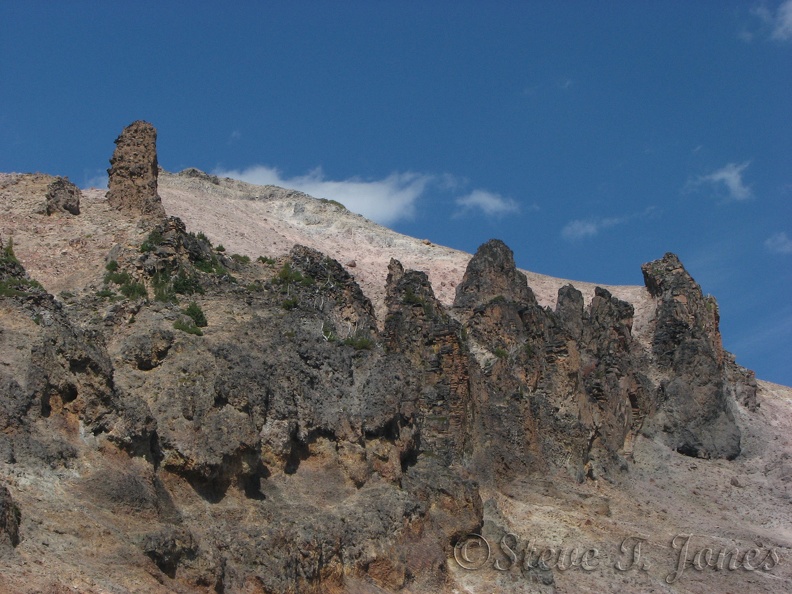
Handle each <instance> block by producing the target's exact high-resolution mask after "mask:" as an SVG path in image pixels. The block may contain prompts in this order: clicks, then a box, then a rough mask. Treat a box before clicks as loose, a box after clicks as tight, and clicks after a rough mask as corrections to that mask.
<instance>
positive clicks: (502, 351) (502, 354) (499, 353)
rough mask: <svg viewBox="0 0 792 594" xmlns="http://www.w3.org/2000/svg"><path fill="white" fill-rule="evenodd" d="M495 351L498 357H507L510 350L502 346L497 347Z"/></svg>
mask: <svg viewBox="0 0 792 594" xmlns="http://www.w3.org/2000/svg"><path fill="white" fill-rule="evenodd" d="M494 353H495V356H496V357H497V358H498V359H505V358H506V357H508V356H509V351H507V350H506V349H502V348H497V349H495V351H494Z"/></svg>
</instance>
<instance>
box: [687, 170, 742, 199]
mask: <svg viewBox="0 0 792 594" xmlns="http://www.w3.org/2000/svg"><path fill="white" fill-rule="evenodd" d="M750 164H751V162H750V161H746V162H744V163H739V164H738V163H729V164H728V165H726V166H724V167H721V168H720V169H718V170H716V171H713V172H712V173H709V174H707V175H701V176H699V177H698V178H696V179H694V180H692V181H691V182H688V185H687V188H688V189H694V188H697V187H701V186H709V187H714V188H715V189H716V190H717V191H718V192H720V193H721V195H722V196H724V197H725V198H726V199H728V200H734V201H737V202H740V201H742V200H749V199H751V198H753V197H754V194H753V190H751V187H750V186H747V185H746V184H745V182H744V181H743V172H744V171H745V170H746V169H747V168H748V166H749V165H750Z"/></svg>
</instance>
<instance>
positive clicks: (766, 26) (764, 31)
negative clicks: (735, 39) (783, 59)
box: [740, 0, 792, 42]
mask: <svg viewBox="0 0 792 594" xmlns="http://www.w3.org/2000/svg"><path fill="white" fill-rule="evenodd" d="M751 13H752V14H753V15H754V16H756V17H758V18H759V20H760V21H761V23H762V26H761V29H760V30H759V31H754V32H752V31H742V32H741V33H740V38H741V39H742V40H743V41H752V40H753V38H754V37H755V36H756V35H761V36H762V37H764V36H768V37H769V38H770V39H772V40H774V41H780V42H784V41H791V40H792V0H784V2H782V3H781V4H779V5H778V8H777V9H776V10H775V11H773V10H771V9H770V8H768V7H767V5H766V4H760V5H758V6H755V7H754V8H752V9H751Z"/></svg>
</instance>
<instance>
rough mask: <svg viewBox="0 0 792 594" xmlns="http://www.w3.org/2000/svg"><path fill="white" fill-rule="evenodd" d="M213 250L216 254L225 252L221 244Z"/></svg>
mask: <svg viewBox="0 0 792 594" xmlns="http://www.w3.org/2000/svg"><path fill="white" fill-rule="evenodd" d="M215 249H216V250H217V251H218V252H224V251H225V246H224V245H223V244H222V243H219V244H217V247H216V248H215Z"/></svg>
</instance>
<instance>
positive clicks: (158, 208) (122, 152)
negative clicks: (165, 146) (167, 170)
mask: <svg viewBox="0 0 792 594" xmlns="http://www.w3.org/2000/svg"><path fill="white" fill-rule="evenodd" d="M115 144H116V149H115V151H114V152H113V158H112V159H110V169H108V170H107V173H108V174H109V176H110V179H109V182H108V188H109V191H108V192H107V201H108V202H109V203H110V205H111V206H113V207H114V208H116V209H118V210H121V211H124V212H127V213H130V214H136V215H142V216H144V217H153V218H161V217H164V216H165V209H164V208H163V207H162V200H161V199H160V197H159V194H157V167H158V166H157V130H156V129H155V128H154V126H152V125H151V124H149V123H148V122H144V121H142V120H138V121H136V122H132V123H131V124H130V125H129V126H127V127H126V128H124V131H123V132H121V135H120V136H119V137H118V138H116V140H115Z"/></svg>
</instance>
